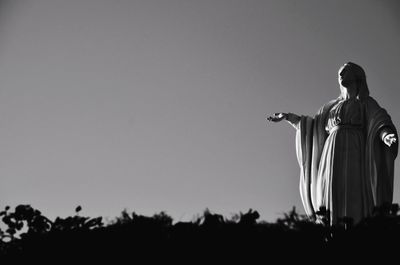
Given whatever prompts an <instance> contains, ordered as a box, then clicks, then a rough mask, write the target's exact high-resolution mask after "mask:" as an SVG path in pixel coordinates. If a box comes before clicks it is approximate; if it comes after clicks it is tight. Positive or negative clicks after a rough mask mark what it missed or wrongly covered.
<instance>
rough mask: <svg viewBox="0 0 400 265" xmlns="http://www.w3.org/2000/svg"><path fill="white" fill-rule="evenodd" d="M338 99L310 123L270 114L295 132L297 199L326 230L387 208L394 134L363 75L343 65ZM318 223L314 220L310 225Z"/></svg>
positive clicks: (358, 69)
mask: <svg viewBox="0 0 400 265" xmlns="http://www.w3.org/2000/svg"><path fill="white" fill-rule="evenodd" d="M338 82H339V86H340V91H341V92H340V95H339V97H338V98H336V99H334V100H332V101H330V102H328V103H327V104H325V105H323V106H322V107H321V108H320V109H319V111H318V112H317V114H316V115H315V116H314V117H309V116H299V115H296V114H294V113H275V114H273V115H271V116H269V117H267V120H268V121H272V122H279V121H282V120H287V121H288V122H289V123H290V124H291V125H292V126H293V127H294V128H295V129H296V154H297V159H298V162H299V165H300V197H301V200H302V203H303V206H304V209H305V212H306V214H307V215H308V216H310V217H312V218H316V212H317V211H318V210H319V209H321V207H323V208H324V209H326V210H328V211H329V219H330V221H329V222H330V224H331V225H333V224H337V223H338V222H339V221H340V220H341V218H351V219H352V220H353V222H354V223H358V222H359V221H361V220H362V219H363V218H365V217H367V216H369V215H371V213H372V211H373V209H374V207H379V206H381V205H383V204H387V203H392V200H393V179H394V160H395V159H396V156H397V152H398V143H397V137H398V136H397V131H396V128H395V126H394V125H393V123H392V120H391V117H390V116H389V114H388V113H387V112H386V110H385V109H383V108H382V107H380V106H379V105H378V103H377V102H376V101H375V100H374V99H373V98H372V97H371V96H370V95H369V90H368V86H367V82H366V76H365V72H364V70H363V69H362V68H361V67H360V66H359V65H357V64H355V63H352V62H349V63H346V64H344V65H343V66H342V67H340V69H339V72H338ZM316 220H318V218H317V219H316Z"/></svg>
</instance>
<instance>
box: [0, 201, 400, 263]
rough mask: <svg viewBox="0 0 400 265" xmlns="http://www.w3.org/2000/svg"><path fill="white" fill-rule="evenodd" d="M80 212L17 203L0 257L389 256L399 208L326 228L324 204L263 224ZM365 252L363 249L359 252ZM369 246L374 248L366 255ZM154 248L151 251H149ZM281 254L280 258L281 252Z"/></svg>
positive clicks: (240, 218)
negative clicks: (50, 213)
mask: <svg viewBox="0 0 400 265" xmlns="http://www.w3.org/2000/svg"><path fill="white" fill-rule="evenodd" d="M81 211H82V207H81V206H78V207H76V209H75V215H74V216H69V217H66V218H60V217H57V218H56V219H55V220H54V221H51V220H49V219H48V218H46V217H45V216H43V215H42V214H41V212H40V211H39V210H36V209H34V208H32V207H31V206H30V205H18V206H17V207H15V210H14V211H12V210H11V208H10V207H8V206H7V207H6V208H5V209H4V211H1V212H0V217H1V221H2V223H3V224H2V226H1V227H4V229H0V261H5V260H8V259H11V260H13V261H14V262H15V261H17V260H21V259H25V258H29V259H30V260H43V259H51V258H60V257H64V259H65V258H68V257H70V258H71V259H72V258H73V257H75V258H77V257H86V258H89V257H90V259H91V260H94V259H96V260H102V259H103V258H105V257H109V258H110V257H112V258H115V259H118V258H129V257H139V256H143V255H144V254H145V253H147V254H148V255H149V256H146V257H147V258H148V259H165V260H166V259H170V258H173V257H183V256H190V257H198V256H199V255H201V256H202V257H210V256H211V255H212V256H215V255H216V254H218V255H219V256H220V257H221V256H224V257H225V258H231V259H232V258H233V259H235V258H238V257H246V255H251V257H268V258H269V259H270V258H273V257H285V260H288V259H293V260H296V259H297V258H299V257H300V256H299V255H302V254H304V255H306V256H307V255H310V253H313V254H312V255H313V256H314V257H316V256H317V255H320V256H326V257H332V259H334V258H335V257H338V256H337V255H336V256H335V253H347V255H348V254H354V255H356V254H360V255H361V257H362V256H363V255H364V256H365V254H366V253H374V255H377V254H379V253H390V251H394V248H395V247H396V246H397V244H398V243H399V238H400V216H399V215H398V213H399V205H398V204H391V205H383V206H382V207H380V208H377V209H375V211H374V213H373V215H372V216H371V217H369V218H366V219H364V220H363V221H362V222H360V223H358V224H354V223H353V222H352V220H351V219H349V218H343V219H342V220H341V221H340V222H339V223H338V224H337V225H334V226H330V225H329V212H328V211H326V209H324V208H321V209H320V211H318V212H317V218H316V219H315V220H313V219H310V218H308V217H307V216H305V215H300V214H298V213H297V212H296V209H295V208H293V209H292V210H290V211H289V212H288V213H285V214H283V216H282V217H281V218H279V219H277V220H276V222H274V223H268V222H265V221H258V219H259V218H260V215H259V213H258V212H257V211H254V210H253V209H249V210H248V211H247V212H246V213H242V212H240V213H239V214H236V215H234V216H233V217H232V218H231V219H227V218H224V217H223V216H222V215H220V214H216V213H212V212H211V211H210V210H209V209H206V210H205V211H204V213H203V215H202V216H199V217H198V218H197V219H196V220H194V221H192V222H177V223H175V224H174V223H173V219H172V218H171V217H170V216H169V215H167V214H166V213H165V212H160V213H157V214H154V215H153V216H151V217H148V216H143V215H139V214H136V213H135V212H132V213H129V212H128V211H127V210H124V211H122V213H121V215H120V216H119V217H116V218H115V219H114V220H113V221H111V222H109V223H108V224H106V225H105V224H104V223H103V219H102V217H96V218H90V217H85V216H81V215H80V213H81ZM357 249H362V252H357ZM368 251H371V252H368ZM149 253H150V254H149ZM281 255H283V256H281Z"/></svg>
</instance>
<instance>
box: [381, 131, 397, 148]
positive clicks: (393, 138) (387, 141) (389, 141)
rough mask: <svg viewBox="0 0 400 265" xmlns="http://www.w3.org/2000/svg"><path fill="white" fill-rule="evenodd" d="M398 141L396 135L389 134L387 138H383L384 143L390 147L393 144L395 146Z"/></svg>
mask: <svg viewBox="0 0 400 265" xmlns="http://www.w3.org/2000/svg"><path fill="white" fill-rule="evenodd" d="M396 141H397V139H396V136H395V135H394V133H389V134H387V135H386V136H385V138H383V142H384V143H385V144H386V145H387V146H389V147H390V146H391V145H392V144H394V143H395V142H396Z"/></svg>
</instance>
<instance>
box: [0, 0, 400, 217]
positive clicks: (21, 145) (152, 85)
mask: <svg viewBox="0 0 400 265" xmlns="http://www.w3.org/2000/svg"><path fill="white" fill-rule="evenodd" d="M398 14H400V4H399V2H398V1H396V0H392V1H389V0H381V1H377V0H376V1H375V0H369V1H368V0H365V1H345V0H343V1H342V0H335V1H333V0H332V1H321V0H314V1H294V0H290V1H288V0H276V1H266V0H259V1H252V0H248V1H241V0H201V1H200V0H196V1H194V0H159V1H153V0H140V1H139V0H137V1H135V0H132V1H128V0H125V1H123V0H114V1H111V0H109V1H105V0H76V1H61V0H30V1H21V0H9V1H5V0H0V207H1V208H3V207H4V206H5V205H10V206H13V207H14V206H16V205H18V204H21V203H28V204H31V205H32V206H33V207H36V208H38V209H40V210H41V211H42V212H43V213H44V214H45V215H46V216H49V217H51V218H54V217H55V216H58V215H60V216H66V215H71V214H73V211H74V208H75V207H76V206H77V205H82V207H83V212H82V214H87V215H90V216H98V215H101V216H104V217H110V218H113V217H115V216H117V215H118V214H119V213H120V212H121V211H122V210H123V209H124V208H126V209H128V210H129V211H136V212H137V213H139V214H145V215H151V214H154V213H156V212H159V211H162V210H165V211H166V212H167V213H168V214H170V215H172V216H173V217H174V219H175V221H179V220H191V219H192V218H193V216H194V215H195V214H199V213H202V211H203V210H204V209H205V208H206V207H208V208H209V209H210V210H211V211H213V212H217V213H221V214H223V215H225V216H227V217H229V216H230V215H231V214H232V213H238V212H239V211H242V212H244V211H247V210H248V209H249V208H253V209H255V210H258V211H259V212H260V214H261V219H263V220H268V221H274V220H275V219H276V218H277V217H279V216H281V214H282V213H283V212H287V211H288V210H290V209H291V207H292V206H296V207H297V208H298V210H299V211H300V212H301V213H304V211H303V208H302V205H301V201H300V195H299V191H298V185H299V167H298V164H297V160H296V155H295V145H294V141H295V131H294V129H293V128H292V127H291V126H290V125H289V124H286V123H279V124H272V123H267V122H266V121H265V114H266V113H273V112H280V111H286V112H295V113H298V114H307V115H313V114H314V113H315V112H316V111H317V110H318V108H319V107H320V106H321V105H322V104H324V103H326V102H327V101H329V100H330V99H333V98H335V97H337V96H338V94H339V88H338V84H337V70H338V68H339V66H340V65H342V64H343V63H345V62H347V61H353V62H355V63H358V64H360V65H361V66H363V67H364V69H365V71H366V73H367V81H368V85H369V87H370V91H371V95H372V96H373V97H374V98H375V99H376V100H377V101H378V102H379V103H380V104H381V106H383V107H384V108H386V109H387V111H388V112H389V114H390V115H391V116H392V119H393V121H394V123H395V125H397V126H399V125H400V104H399V99H400V90H399V85H400V81H399V80H400V79H399V77H400V64H399V63H400V60H399V59H400V49H399V47H400V16H398ZM398 128H399V127H398ZM399 161H400V160H399V159H397V161H396V169H398V170H396V173H395V195H394V197H395V202H400V178H399V177H400V167H399V163H400V162H399Z"/></svg>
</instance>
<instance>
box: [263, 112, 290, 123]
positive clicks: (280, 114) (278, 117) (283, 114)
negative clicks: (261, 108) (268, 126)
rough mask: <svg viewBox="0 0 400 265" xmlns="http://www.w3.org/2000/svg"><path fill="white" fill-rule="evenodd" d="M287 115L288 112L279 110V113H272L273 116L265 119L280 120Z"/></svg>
mask: <svg viewBox="0 0 400 265" xmlns="http://www.w3.org/2000/svg"><path fill="white" fill-rule="evenodd" d="M286 116H287V114H286V113H283V112H277V113H274V114H272V115H271V116H268V117H266V118H265V119H266V120H267V121H273V122H280V121H281V120H283V119H285V118H286Z"/></svg>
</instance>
